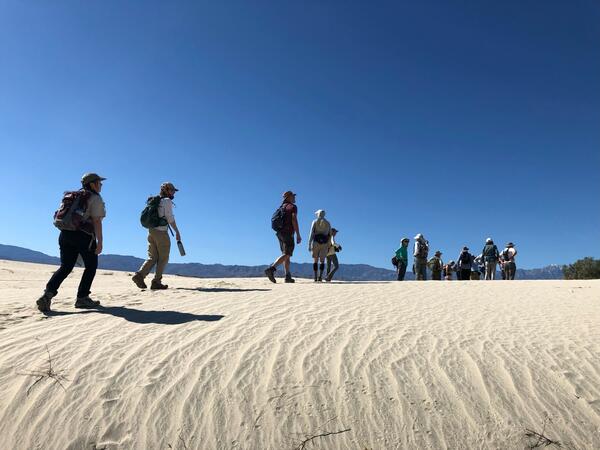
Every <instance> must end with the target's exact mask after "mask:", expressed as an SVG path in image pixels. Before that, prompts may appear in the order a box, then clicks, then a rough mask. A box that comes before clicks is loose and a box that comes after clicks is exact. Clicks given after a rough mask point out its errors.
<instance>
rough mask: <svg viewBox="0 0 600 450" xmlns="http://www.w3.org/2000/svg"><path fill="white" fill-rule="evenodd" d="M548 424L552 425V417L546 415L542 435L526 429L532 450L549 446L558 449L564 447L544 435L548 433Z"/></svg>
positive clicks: (526, 435) (528, 443)
mask: <svg viewBox="0 0 600 450" xmlns="http://www.w3.org/2000/svg"><path fill="white" fill-rule="evenodd" d="M548 422H550V423H552V421H551V420H550V417H548V416H547V415H546V417H545V418H544V422H543V423H542V431H541V433H538V432H536V431H533V430H530V429H529V428H525V437H526V438H527V446H528V447H529V448H530V449H535V448H541V447H548V446H554V447H558V448H560V447H562V445H561V443H560V442H558V441H555V440H553V439H550V438H549V437H547V436H545V435H544V433H545V432H546V425H548Z"/></svg>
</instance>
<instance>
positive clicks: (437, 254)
mask: <svg viewBox="0 0 600 450" xmlns="http://www.w3.org/2000/svg"><path fill="white" fill-rule="evenodd" d="M441 255H443V253H442V252H440V251H439V250H438V251H437V252H435V256H441Z"/></svg>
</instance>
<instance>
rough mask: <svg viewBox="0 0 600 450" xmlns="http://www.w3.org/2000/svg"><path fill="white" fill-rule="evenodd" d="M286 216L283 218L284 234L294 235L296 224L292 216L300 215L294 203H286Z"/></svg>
mask: <svg viewBox="0 0 600 450" xmlns="http://www.w3.org/2000/svg"><path fill="white" fill-rule="evenodd" d="M283 207H284V216H283V228H282V229H281V232H282V233H286V234H294V222H293V221H292V214H298V208H297V207H296V205H294V204H293V203H284V204H283Z"/></svg>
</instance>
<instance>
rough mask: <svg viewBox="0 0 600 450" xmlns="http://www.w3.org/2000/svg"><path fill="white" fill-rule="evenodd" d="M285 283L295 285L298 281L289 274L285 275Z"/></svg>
mask: <svg viewBox="0 0 600 450" xmlns="http://www.w3.org/2000/svg"><path fill="white" fill-rule="evenodd" d="M285 282H286V283H295V282H296V280H294V279H293V278H292V275H291V274H289V273H287V274H286V275H285Z"/></svg>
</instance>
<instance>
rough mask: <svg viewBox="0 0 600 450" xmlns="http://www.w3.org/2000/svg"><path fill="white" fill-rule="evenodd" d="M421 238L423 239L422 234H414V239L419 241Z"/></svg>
mask: <svg viewBox="0 0 600 450" xmlns="http://www.w3.org/2000/svg"><path fill="white" fill-rule="evenodd" d="M421 240H423V235H422V234H421V233H419V234H417V235H416V236H415V241H421Z"/></svg>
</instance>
